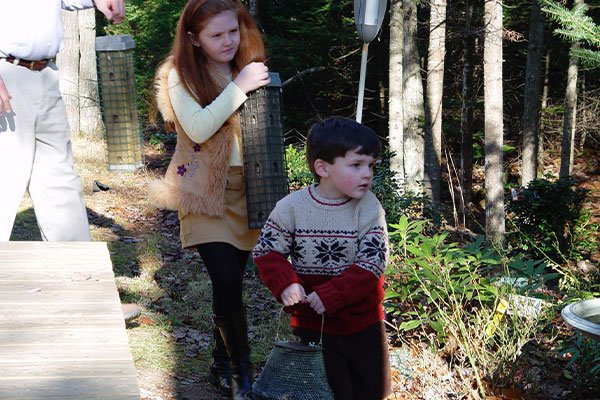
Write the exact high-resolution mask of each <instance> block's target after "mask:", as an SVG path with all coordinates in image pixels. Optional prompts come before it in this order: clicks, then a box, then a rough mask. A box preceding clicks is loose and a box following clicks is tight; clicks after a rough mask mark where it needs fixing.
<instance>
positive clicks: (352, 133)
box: [306, 117, 381, 182]
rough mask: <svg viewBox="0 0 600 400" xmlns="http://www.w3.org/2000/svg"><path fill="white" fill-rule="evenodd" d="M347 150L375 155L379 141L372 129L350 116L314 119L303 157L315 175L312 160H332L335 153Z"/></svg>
mask: <svg viewBox="0 0 600 400" xmlns="http://www.w3.org/2000/svg"><path fill="white" fill-rule="evenodd" d="M348 151H356V152H357V153H358V154H366V155H369V156H372V157H373V158H378V157H379V153H380V152H381V143H380V142H379V139H378V138H377V135H376V134H375V132H374V131H373V130H372V129H371V128H369V127H368V126H365V125H362V124H360V123H358V122H356V121H354V120H352V119H350V118H344V117H330V118H327V119H324V120H323V121H320V122H316V123H315V124H314V125H313V126H312V127H311V128H310V130H309V131H308V136H307V138H306V161H307V162H308V168H310V172H312V174H313V176H314V178H315V179H316V180H317V182H318V181H319V176H318V175H317V173H316V172H315V160H318V159H321V160H323V161H325V162H328V163H333V161H334V160H335V158H336V157H344V156H345V155H346V153H347V152H348Z"/></svg>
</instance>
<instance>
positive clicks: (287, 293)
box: [281, 283, 306, 307]
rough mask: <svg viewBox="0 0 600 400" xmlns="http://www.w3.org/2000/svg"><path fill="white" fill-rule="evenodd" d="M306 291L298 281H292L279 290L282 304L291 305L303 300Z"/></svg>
mask: <svg viewBox="0 0 600 400" xmlns="http://www.w3.org/2000/svg"><path fill="white" fill-rule="evenodd" d="M305 298H306V292H305V291H304V287H303V286H302V285H301V284H299V283H292V284H291V285H290V286H288V287H287V288H285V290H284V291H283V292H281V302H282V303H283V305H284V306H288V307H289V306H293V305H294V304H297V303H300V302H302V301H304V299H305Z"/></svg>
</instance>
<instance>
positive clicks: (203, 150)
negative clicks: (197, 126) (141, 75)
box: [148, 60, 241, 217]
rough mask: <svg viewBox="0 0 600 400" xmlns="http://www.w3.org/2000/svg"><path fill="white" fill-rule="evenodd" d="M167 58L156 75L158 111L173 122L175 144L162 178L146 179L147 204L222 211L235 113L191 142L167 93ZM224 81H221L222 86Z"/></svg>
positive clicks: (170, 65) (235, 131) (235, 129)
mask: <svg viewBox="0 0 600 400" xmlns="http://www.w3.org/2000/svg"><path fill="white" fill-rule="evenodd" d="M172 68H173V63H172V61H171V60H167V61H166V62H165V63H163V65H161V66H160V68H159V70H158V72H157V76H156V81H155V85H156V98H157V104H158V110H159V111H160V113H161V114H162V116H163V119H164V120H165V122H172V123H174V124H175V129H176V131H177V144H176V146H175V152H174V154H173V158H172V159H171V162H170V163H169V166H168V168H167V172H166V174H165V176H164V178H162V179H159V180H155V181H152V182H150V184H149V185H148V194H149V200H150V203H152V204H153V205H154V206H156V207H158V208H165V209H169V210H176V211H179V212H180V213H183V214H188V213H194V214H196V213H200V214H204V215H207V216H210V217H219V216H222V215H223V213H224V212H225V187H226V184H227V173H228V172H229V158H230V154H231V149H232V144H233V140H234V139H235V137H236V136H238V137H239V135H240V131H241V128H240V118H239V114H238V113H237V112H236V113H234V114H233V115H232V116H231V117H230V118H229V119H228V120H227V121H226V122H225V124H223V126H222V127H221V129H219V131H217V132H216V133H215V134H214V135H213V136H212V137H211V138H210V139H208V140H207V141H206V142H204V143H202V144H199V143H195V142H193V141H192V140H191V139H190V138H189V137H188V135H187V134H186V133H185V131H184V130H183V128H182V127H181V125H180V123H179V121H178V120H177V116H176V115H175V111H174V110H173V107H172V106H171V101H170V99H169V93H168V82H167V81H168V77H169V72H170V71H171V69H172ZM226 84H227V82H223V87H225V85H226Z"/></svg>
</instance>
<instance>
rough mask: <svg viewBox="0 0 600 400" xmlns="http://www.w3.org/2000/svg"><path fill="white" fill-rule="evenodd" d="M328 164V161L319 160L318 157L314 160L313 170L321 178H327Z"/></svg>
mask: <svg viewBox="0 0 600 400" xmlns="http://www.w3.org/2000/svg"><path fill="white" fill-rule="evenodd" d="M328 166H329V163H327V162H326V161H323V160H321V159H320V158H317V159H316V160H315V163H314V167H315V172H316V173H317V175H319V176H320V177H321V178H327V177H328V176H329V168H328Z"/></svg>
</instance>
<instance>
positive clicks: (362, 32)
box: [354, 0, 387, 122]
mask: <svg viewBox="0 0 600 400" xmlns="http://www.w3.org/2000/svg"><path fill="white" fill-rule="evenodd" d="M386 5H387V0H354V22H355V24H356V31H357V32H358V36H359V37H360V39H361V40H362V41H363V46H362V57H361V62H360V80H359V84H358V101H357V105H356V121H357V122H361V121H362V110H363V100H364V93H365V76H366V73H367V59H368V53H369V42H371V41H372V40H373V39H375V37H376V36H377V33H378V32H379V29H380V28H381V23H382V22H383V17H384V15H385V9H386Z"/></svg>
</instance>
